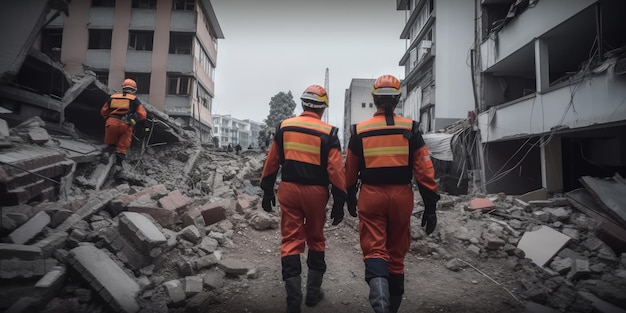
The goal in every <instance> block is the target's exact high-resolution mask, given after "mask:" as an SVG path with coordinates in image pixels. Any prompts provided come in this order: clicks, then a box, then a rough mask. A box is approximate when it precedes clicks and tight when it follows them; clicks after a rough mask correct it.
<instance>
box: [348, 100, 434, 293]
mask: <svg viewBox="0 0 626 313" xmlns="http://www.w3.org/2000/svg"><path fill="white" fill-rule="evenodd" d="M345 170H346V186H348V198H349V199H350V197H351V196H352V197H355V196H356V188H357V187H356V186H357V180H358V179H360V180H361V190H360V193H359V197H358V213H359V234H360V241H361V249H362V251H363V258H364V261H365V264H366V273H365V278H366V280H367V281H369V279H371V278H373V277H387V276H388V275H390V274H391V275H392V276H393V275H396V276H397V275H402V281H403V280H404V279H403V274H404V257H405V255H406V253H407V252H408V250H409V246H410V244H411V228H410V220H411V213H412V211H413V190H412V188H411V180H412V178H413V174H414V175H415V178H416V180H417V184H418V188H419V191H420V194H421V195H422V198H423V199H424V203H425V205H426V206H427V207H429V208H431V209H432V210H433V211H434V208H435V206H436V203H437V200H438V199H439V195H438V194H437V183H436V182H435V177H434V169H433V165H432V161H431V160H430V157H429V152H428V148H427V147H426V145H425V143H424V139H423V138H422V136H421V134H420V133H419V131H418V128H417V122H414V121H412V120H410V119H407V118H404V117H399V116H395V115H394V116H393V123H391V125H389V124H388V122H387V121H386V119H385V115H384V110H383V109H379V110H378V111H377V112H376V113H375V114H374V116H373V117H372V118H370V119H368V120H366V121H363V122H361V123H359V124H357V125H353V126H352V136H351V138H350V142H349V145H348V149H347V155H346V165H345ZM390 286H391V285H390ZM390 288H391V287H390ZM402 288H403V287H402ZM390 291H391V289H390Z"/></svg>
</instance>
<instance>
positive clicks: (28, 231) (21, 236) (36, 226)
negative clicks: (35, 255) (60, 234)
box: [9, 211, 50, 245]
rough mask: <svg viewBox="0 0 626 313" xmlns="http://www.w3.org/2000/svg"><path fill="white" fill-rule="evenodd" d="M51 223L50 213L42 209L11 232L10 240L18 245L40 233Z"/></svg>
mask: <svg viewBox="0 0 626 313" xmlns="http://www.w3.org/2000/svg"><path fill="white" fill-rule="evenodd" d="M49 223H50V215H48V214H46V212H43V211H41V212H39V213H37V214H35V216H33V217H32V218H31V219H29V220H28V221H27V222H26V223H24V224H23V225H22V226H20V227H18V228H17V229H16V230H14V231H13V232H12V233H10V234H9V240H10V241H11V242H13V243H16V244H18V245H21V244H25V243H27V242H28V241H29V240H31V239H33V237H35V236H36V235H37V234H39V233H40V232H41V231H42V230H43V229H44V228H45V227H46V226H47V225H48V224H49Z"/></svg>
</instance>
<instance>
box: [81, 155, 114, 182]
mask: <svg viewBox="0 0 626 313" xmlns="http://www.w3.org/2000/svg"><path fill="white" fill-rule="evenodd" d="M112 159H113V158H112V157H109V162H108V163H107V164H102V163H98V164H97V165H96V168H95V169H94V170H93V172H91V175H89V178H88V180H87V184H88V185H89V187H91V188H93V189H95V190H100V187H102V185H103V184H104V182H105V181H106V179H107V177H109V175H110V174H111V168H113V165H115V162H112Z"/></svg>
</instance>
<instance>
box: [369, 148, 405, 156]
mask: <svg viewBox="0 0 626 313" xmlns="http://www.w3.org/2000/svg"><path fill="white" fill-rule="evenodd" d="M389 154H394V155H399V154H407V155H408V154H409V147H408V146H400V147H377V148H368V149H363V156H365V157H368V156H375V155H389Z"/></svg>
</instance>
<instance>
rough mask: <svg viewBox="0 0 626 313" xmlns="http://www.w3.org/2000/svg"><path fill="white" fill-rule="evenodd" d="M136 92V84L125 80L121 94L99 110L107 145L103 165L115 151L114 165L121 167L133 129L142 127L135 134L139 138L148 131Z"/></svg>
mask: <svg viewBox="0 0 626 313" xmlns="http://www.w3.org/2000/svg"><path fill="white" fill-rule="evenodd" d="M136 92H137V83H136V82H135V81H134V80H132V79H130V78H127V79H125V80H124V82H123V83H122V93H116V94H113V95H111V97H110V98H109V100H108V101H107V102H106V103H105V104H104V105H103V106H102V109H101V110H100V114H101V115H102V117H103V118H104V120H105V129H104V143H105V144H106V145H108V146H107V147H106V148H105V150H104V152H103V154H102V162H103V163H108V162H109V157H110V155H111V153H113V151H115V164H116V165H117V166H120V167H121V166H122V161H124V159H125V158H126V151H127V149H128V148H129V147H130V144H131V142H132V136H133V127H134V126H135V125H141V126H142V127H141V130H140V131H139V132H138V133H137V135H138V136H139V137H143V136H145V133H146V132H149V131H150V128H148V127H145V120H146V117H147V114H146V110H145V109H144V107H143V105H142V104H141V101H139V99H138V98H137V97H136V96H135V93H136Z"/></svg>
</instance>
